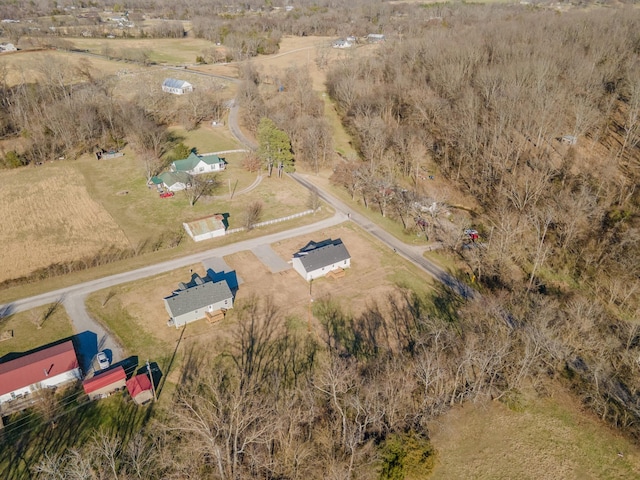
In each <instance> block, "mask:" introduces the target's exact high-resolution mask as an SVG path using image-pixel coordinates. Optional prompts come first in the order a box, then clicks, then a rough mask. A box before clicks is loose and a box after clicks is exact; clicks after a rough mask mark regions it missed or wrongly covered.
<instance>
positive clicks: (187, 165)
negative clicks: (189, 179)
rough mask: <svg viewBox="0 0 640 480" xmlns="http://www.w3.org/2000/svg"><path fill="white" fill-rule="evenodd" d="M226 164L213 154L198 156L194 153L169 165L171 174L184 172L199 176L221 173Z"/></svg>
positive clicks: (222, 159)
mask: <svg viewBox="0 0 640 480" xmlns="http://www.w3.org/2000/svg"><path fill="white" fill-rule="evenodd" d="M225 167H226V162H225V160H224V158H220V157H219V156H217V155H215V154H212V153H211V154H208V155H198V154H197V153H195V152H191V154H190V155H189V156H188V157H187V158H183V159H182V160H176V161H174V162H172V163H171V171H172V172H185V173H188V174H189V175H199V174H201V173H211V172H221V171H223V170H224V169H225Z"/></svg>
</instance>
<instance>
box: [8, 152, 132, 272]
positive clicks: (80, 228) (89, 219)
mask: <svg viewBox="0 0 640 480" xmlns="http://www.w3.org/2000/svg"><path fill="white" fill-rule="evenodd" d="M0 182H2V193H3V195H2V196H1V197H0V215H1V216H2V219H3V225H2V229H0V242H1V244H2V245H3V248H2V249H1V250H0V265H2V267H3V268H2V269H1V270H0V281H2V280H6V279H9V278H14V277H17V276H20V275H25V274H28V273H30V272H31V271H33V270H35V269H37V268H41V267H46V266H48V265H50V264H51V263H54V262H65V261H70V260H75V259H79V258H82V257H85V256H89V255H92V254H95V253H97V252H99V251H100V250H101V249H102V248H104V247H105V246H108V245H114V246H116V247H127V246H129V243H128V241H127V238H126V236H125V234H124V232H123V231H122V230H121V229H120V228H119V227H118V224H117V223H116V221H114V219H113V218H112V217H111V215H109V214H108V213H107V211H106V210H105V209H104V208H103V207H102V206H101V205H100V204H99V203H98V202H96V201H95V200H93V199H92V198H91V197H90V196H89V194H88V192H87V188H86V184H85V181H84V178H83V176H82V175H80V174H79V173H78V172H77V170H76V169H75V168H73V166H71V165H67V164H64V163H46V164H45V165H43V166H39V167H29V168H21V169H16V170H10V171H3V172H0Z"/></svg>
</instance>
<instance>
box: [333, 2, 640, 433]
mask: <svg viewBox="0 0 640 480" xmlns="http://www.w3.org/2000/svg"><path fill="white" fill-rule="evenodd" d="M470 12H471V13H469V16H468V17H467V20H468V21H470V20H471V19H473V20H474V21H473V22H470V23H469V24H468V25H467V26H466V27H464V28H462V27H460V28H451V29H432V30H429V31H428V32H426V33H425V34H424V35H422V36H421V37H420V38H414V39H412V38H407V37H405V38H404V39H403V41H402V43H393V44H388V45H387V46H385V47H383V48H381V49H380V50H379V51H378V53H377V54H376V55H372V56H362V57H360V58H354V59H350V60H349V61H348V62H346V61H345V62H344V63H342V64H339V65H337V66H335V67H334V68H332V69H331V71H330V72H329V75H328V82H327V86H328V89H329V92H330V94H331V95H332V97H333V98H334V99H335V100H336V101H337V103H338V105H339V107H340V110H341V112H342V114H343V120H344V123H345V125H346V126H347V127H348V128H349V130H350V131H351V132H352V133H353V134H354V136H355V137H356V139H357V141H358V144H359V150H360V154H361V156H362V159H363V160H364V161H363V162H361V163H360V164H359V165H356V166H354V167H351V168H348V167H345V169H344V170H345V171H338V172H337V173H338V175H337V176H336V178H335V179H336V181H337V182H338V183H340V184H342V185H344V186H345V187H347V188H349V189H350V191H351V192H352V195H354V196H355V195H359V196H364V197H365V202H366V201H368V199H369V198H374V196H375V195H377V198H376V200H375V201H376V203H377V204H378V205H379V206H380V208H381V210H383V211H384V207H383V204H382V202H384V201H385V200H384V198H381V197H383V196H384V195H382V193H383V192H385V191H389V192H393V195H394V196H395V197H396V198H395V199H394V200H393V201H394V202H398V198H397V197H398V196H399V195H398V194H397V188H395V187H389V188H388V189H387V187H385V186H384V185H385V184H386V185H389V184H391V185H400V186H404V188H408V189H414V190H416V192H418V193H419V192H420V189H419V188H418V186H421V188H423V189H426V192H427V194H430V193H431V192H430V191H429V183H430V182H420V177H421V174H420V172H421V171H423V170H422V169H423V168H424V166H425V165H426V164H427V161H428V163H429V165H431V166H432V168H435V169H437V171H438V175H439V176H443V177H444V178H445V179H446V180H447V181H448V182H449V185H450V186H451V187H452V188H455V189H459V190H461V191H463V192H464V193H465V194H467V195H469V196H470V197H472V198H473V199H474V201H475V204H476V207H475V209H476V211H477V213H478V214H479V216H478V217H476V219H475V220H474V221H475V225H474V226H475V227H476V228H478V229H479V230H480V233H481V238H482V240H483V242H482V245H480V246H478V247H477V248H464V249H460V248H456V249H452V251H454V252H455V254H456V255H458V256H459V258H460V259H461V260H462V261H463V262H465V263H466V266H467V267H466V268H467V269H468V270H467V271H468V272H469V273H472V274H473V277H474V278H476V279H479V280H480V282H481V283H482V285H483V286H484V287H486V288H489V289H491V290H492V291H493V292H494V294H495V295H502V294H504V293H505V292H508V293H512V292H522V294H523V295H525V296H526V298H528V299H530V301H531V302H532V304H531V306H530V307H528V308H524V309H523V310H522V311H521V312H520V315H519V316H521V318H523V319H527V318H529V317H530V316H532V315H534V313H535V312H534V309H535V308H539V307H538V305H539V302H557V303H554V305H555V306H556V307H557V308H558V315H563V316H565V317H567V318H571V319H572V321H573V322H575V323H574V324H573V326H572V328H568V329H567V331H565V332H563V333H564V335H561V336H559V337H558V339H557V342H558V345H557V348H559V349H560V350H562V354H560V353H558V356H557V357H558V358H563V359H564V361H565V362H566V363H564V364H560V365H558V364H555V366H556V367H557V368H558V371H562V370H563V369H564V370H565V371H566V372H565V373H567V375H568V376H570V377H571V378H572V379H573V381H574V385H575V387H576V389H577V391H578V392H579V394H580V395H581V396H582V397H583V398H584V399H585V401H586V402H587V403H588V404H589V405H591V406H592V407H593V408H594V409H595V410H596V411H597V412H598V413H599V414H601V415H602V416H603V418H608V419H609V420H611V421H613V422H614V423H615V424H617V425H622V426H624V427H629V429H630V430H632V431H633V432H634V434H637V433H638V430H637V427H636V426H634V425H633V423H634V422H637V420H638V418H639V413H640V410H639V409H638V407H639V406H640V390H639V389H640V376H639V375H638V374H637V373H636V372H637V365H636V360H635V358H637V353H638V352H637V351H636V349H637V336H636V329H635V328H634V326H633V322H635V321H636V317H637V315H638V312H639V311H640V296H639V295H638V293H639V292H640V283H639V281H638V279H639V278H640V270H639V266H638V264H637V262H636V261H635V259H636V258H638V255H640V243H639V239H640V236H639V233H640V231H639V229H640V222H639V221H638V220H639V218H640V216H639V214H640V210H639V207H640V196H639V194H638V191H637V188H636V185H637V184H638V181H639V180H640V178H639V177H638V174H639V170H638V165H639V159H640V149H639V148H638V147H639V145H640V125H639V123H638V120H639V118H640V117H639V115H638V114H639V113H640V81H639V79H640V70H638V62H637V52H638V45H639V44H640V43H639V41H640V37H639V36H638V33H637V32H636V28H635V25H636V24H637V21H638V15H639V14H638V12H637V11H635V10H632V9H631V10H618V11H607V12H603V11H598V12H569V13H566V14H563V15H556V14H555V13H551V12H545V11H529V12H524V11H523V12H521V14H520V15H517V16H513V15H512V14H511V12H510V13H505V12H504V11H501V10H500V9H492V10H482V9H475V10H470ZM488 15H491V21H490V22H489V21H488V18H489V17H488ZM495 32H500V34H499V35H498V34H496V33H495ZM563 137H565V139H564V140H565V141H564V142H563V141H562V139H563ZM574 141H575V144H574ZM425 160H426V161H425ZM352 172H357V174H354V173H352ZM371 185H373V186H374V188H373V191H372V190H371V187H370V186H371ZM367 190H368V191H369V193H368V194H367V193H366V192H367ZM367 195H368V197H367ZM399 200H400V201H399V203H400V204H401V203H402V199H399ZM391 211H392V212H393V210H391ZM397 216H400V215H399V213H398V214H397ZM465 226H470V225H457V232H458V233H456V232H455V231H452V230H450V229H449V230H448V231H447V230H441V231H438V232H437V233H438V235H439V236H440V238H441V239H442V240H444V241H445V245H450V246H452V247H456V246H457V247H460V239H461V238H462V235H461V234H460V232H461V231H462V230H463V229H464V227H465ZM456 238H457V239H458V240H457V241H455V239H456ZM487 295H490V294H487ZM538 297H541V298H538ZM534 305H535V307H534ZM627 321H629V322H632V323H631V325H629V324H627V323H626V322H627ZM529 323H530V321H527V324H529ZM527 328H529V327H527ZM571 330H573V332H572V331H571ZM577 332H580V333H579V334H578V333H577ZM622 332H624V333H622ZM627 335H630V336H629V337H626V336H627ZM596 338H598V339H599V341H598V340H595V339H596ZM625 338H626V339H625ZM627 352H629V355H627ZM632 352H635V353H632ZM523 353H524V352H523ZM634 355H635V357H634ZM571 356H573V359H571Z"/></svg>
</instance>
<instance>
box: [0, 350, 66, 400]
mask: <svg viewBox="0 0 640 480" xmlns="http://www.w3.org/2000/svg"><path fill="white" fill-rule="evenodd" d="M76 368H78V358H77V357H76V351H75V349H74V348H73V343H72V342H71V340H69V341H67V342H64V343H59V344H58V345H54V346H52V347H49V348H45V349H42V350H39V351H37V352H34V353H30V354H27V355H23V356H22V357H18V358H16V359H14V360H9V361H8V362H4V363H0V395H5V394H7V393H10V392H13V391H15V390H18V389H20V388H24V387H28V386H29V385H33V384H34V383H38V382H42V381H43V380H46V379H47V378H51V377H55V376H56V375H60V374H61V373H65V372H69V371H71V370H74V369H76Z"/></svg>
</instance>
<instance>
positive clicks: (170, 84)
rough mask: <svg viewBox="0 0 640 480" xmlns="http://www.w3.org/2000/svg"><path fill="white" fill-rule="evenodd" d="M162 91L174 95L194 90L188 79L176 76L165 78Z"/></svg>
mask: <svg viewBox="0 0 640 480" xmlns="http://www.w3.org/2000/svg"><path fill="white" fill-rule="evenodd" d="M162 91H163V92H166V93H173V94H174V95H184V94H185V93H189V92H193V85H191V84H190V83H189V82H187V81H186V80H176V79H175V78H165V80H164V82H162Z"/></svg>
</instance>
